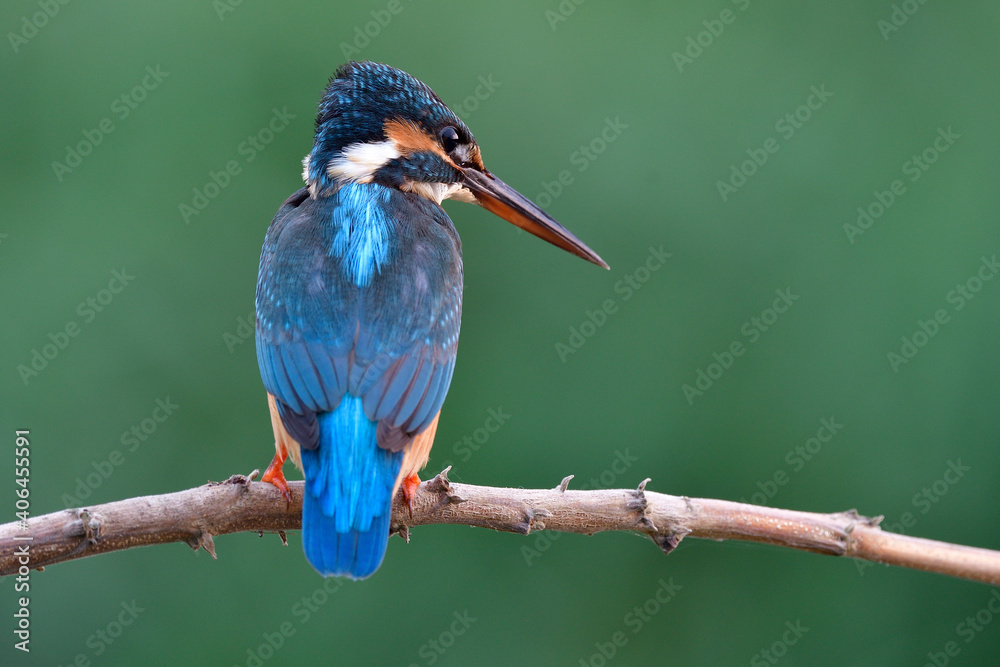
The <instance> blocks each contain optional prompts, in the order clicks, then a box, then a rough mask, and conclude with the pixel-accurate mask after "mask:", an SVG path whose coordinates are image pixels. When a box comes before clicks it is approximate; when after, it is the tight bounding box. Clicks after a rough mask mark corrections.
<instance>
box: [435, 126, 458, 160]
mask: <svg viewBox="0 0 1000 667" xmlns="http://www.w3.org/2000/svg"><path fill="white" fill-rule="evenodd" d="M438 136H440V137H441V146H442V147H443V148H444V152H445V153H450V152H452V151H453V150H455V146H457V145H458V130H456V129H455V128H453V127H452V126H451V125H449V126H448V127H446V128H444V129H443V130H441V132H440V134H439V135H438Z"/></svg>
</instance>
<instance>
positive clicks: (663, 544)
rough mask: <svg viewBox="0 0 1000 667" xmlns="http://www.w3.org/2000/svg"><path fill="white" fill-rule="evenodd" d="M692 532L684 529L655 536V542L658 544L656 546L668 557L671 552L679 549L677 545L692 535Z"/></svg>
mask: <svg viewBox="0 0 1000 667" xmlns="http://www.w3.org/2000/svg"><path fill="white" fill-rule="evenodd" d="M690 532H691V531H690V530H689V529H687V528H682V529H680V530H675V531H674V532H672V533H667V534H662V535H654V536H653V541H654V542H656V546H658V547H660V550H661V551H663V553H664V554H665V555H667V556H669V555H670V552H671V551H673V550H674V549H676V548H677V545H678V544H680V543H681V540H683V539H684V537H685V536H686V535H687V534H688V533H690Z"/></svg>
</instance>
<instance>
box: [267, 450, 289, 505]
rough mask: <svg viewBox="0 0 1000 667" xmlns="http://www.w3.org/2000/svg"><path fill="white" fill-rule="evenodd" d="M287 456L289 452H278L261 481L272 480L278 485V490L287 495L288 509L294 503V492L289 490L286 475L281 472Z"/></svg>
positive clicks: (286, 503)
mask: <svg viewBox="0 0 1000 667" xmlns="http://www.w3.org/2000/svg"><path fill="white" fill-rule="evenodd" d="M282 454H284V455H282ZM286 458H288V453H287V452H276V453H275V454H274V458H273V459H271V465H269V466H268V467H267V470H265V471H264V476H263V477H261V478H260V481H262V482H270V483H271V484H274V485H275V486H276V487H278V491H281V495H283V496H284V497H285V509H288V507H289V506H290V505H291V504H292V494H291V492H290V491H289V490H288V482H287V481H285V475H284V474H283V473H282V472H281V466H283V465H285V459H286Z"/></svg>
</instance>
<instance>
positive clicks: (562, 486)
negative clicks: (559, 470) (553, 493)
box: [556, 475, 574, 493]
mask: <svg viewBox="0 0 1000 667" xmlns="http://www.w3.org/2000/svg"><path fill="white" fill-rule="evenodd" d="M573 477H574V475H566V476H565V477H563V481H561V482H559V486H557V487H556V489H558V490H559V493H566V489H568V488H569V480H571V479H573Z"/></svg>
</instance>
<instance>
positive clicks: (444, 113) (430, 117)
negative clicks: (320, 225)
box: [303, 62, 608, 268]
mask: <svg viewBox="0 0 1000 667" xmlns="http://www.w3.org/2000/svg"><path fill="white" fill-rule="evenodd" d="M303 165H304V166H305V170H304V172H303V178H304V179H305V181H306V183H307V185H308V186H309V191H310V193H311V194H312V196H313V197H319V196H323V195H324V194H325V193H327V192H331V191H333V190H335V189H336V188H338V187H340V186H342V185H346V184H347V183H352V182H356V183H378V184H379V185H383V186H386V187H391V188H396V189H399V190H402V191H404V192H412V193H414V194H417V195H420V196H422V197H426V198H427V199H429V200H431V201H433V202H435V203H437V204H440V203H441V202H442V201H444V200H445V199H457V200H459V201H465V202H469V203H473V204H479V205H480V206H482V207H483V208H485V209H486V210H488V211H490V212H492V213H495V214H496V215H498V216H500V217H501V218H503V219H504V220H507V221H508V222H511V223H513V224H515V225H517V226H518V227H521V228H522V229H524V230H526V231H529V232H531V233H532V234H534V235H535V236H538V237H539V238H542V239H544V240H546V241H548V242H550V243H552V244H554V245H556V246H558V247H560V248H563V249H564V250H567V251H568V252H571V253H573V254H574V255H577V256H579V257H582V258H583V259H586V260H587V261H590V262H593V263H594V264H597V265H598V266H602V267H604V268H608V265H607V264H605V263H604V260H602V259H601V258H600V257H598V256H597V254H596V253H595V252H594V251H593V250H591V249H590V248H588V247H587V246H586V245H584V243H583V242H582V241H580V240H579V239H578V238H576V237H575V236H574V235H573V234H572V233H571V232H570V231H569V230H567V229H566V228H565V227H563V226H562V225H560V224H559V223H558V222H556V221H555V220H553V219H552V218H551V217H550V216H549V215H548V214H547V213H545V212H544V211H542V210H541V209H540V208H539V207H538V206H536V205H535V204H533V203H532V202H531V201H530V200H528V199H527V198H526V197H524V196H522V195H521V194H520V193H518V192H517V191H516V190H514V189H513V188H511V187H510V186H508V185H507V184H506V183H504V182H503V181H501V180H500V179H498V178H496V177H495V176H493V174H491V173H490V172H489V171H488V170H487V169H486V166H485V165H484V164H483V159H482V155H481V154H480V151H479V145H478V144H477V143H476V140H475V139H474V138H473V137H472V132H471V131H470V130H469V128H468V127H467V126H466V125H465V123H463V122H462V120H461V119H460V118H459V117H458V116H456V115H455V114H454V113H453V112H452V110H451V109H449V108H448V107H447V106H446V105H445V103H444V102H442V101H441V99H440V98H439V97H438V96H437V95H435V94H434V91H432V90H431V89H430V88H428V87H427V86H426V85H424V84H423V83H421V82H420V81H417V80H416V79H415V78H413V77H412V76H410V75H409V74H407V73H406V72H403V71H401V70H398V69H396V68H394V67H390V66H388V65H382V64H379V63H372V62H351V63H348V64H346V65H344V66H342V67H341V68H340V69H338V70H337V73H336V74H334V76H333V78H332V79H331V80H330V84H329V85H328V86H327V88H326V92H325V93H324V95H323V100H322V101H321V102H320V105H319V113H318V115H317V116H316V139H315V142H314V144H313V149H312V151H311V152H310V153H309V155H307V156H306V157H305V159H304V160H303Z"/></svg>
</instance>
